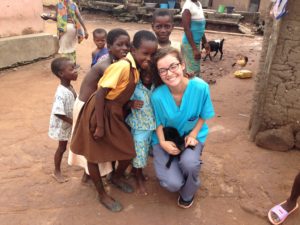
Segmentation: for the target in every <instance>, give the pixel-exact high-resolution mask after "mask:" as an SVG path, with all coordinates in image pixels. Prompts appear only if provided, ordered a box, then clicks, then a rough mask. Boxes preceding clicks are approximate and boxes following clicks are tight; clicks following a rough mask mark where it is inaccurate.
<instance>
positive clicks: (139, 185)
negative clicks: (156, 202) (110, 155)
mask: <svg viewBox="0 0 300 225" xmlns="http://www.w3.org/2000/svg"><path fill="white" fill-rule="evenodd" d="M136 193H137V194H138V195H143V196H147V195H148V191H147V188H146V185H145V181H144V180H143V179H138V178H137V179H136Z"/></svg>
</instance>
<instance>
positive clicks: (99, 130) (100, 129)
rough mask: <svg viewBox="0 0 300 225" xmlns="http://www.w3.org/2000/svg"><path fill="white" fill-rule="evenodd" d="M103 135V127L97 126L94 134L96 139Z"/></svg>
mask: <svg viewBox="0 0 300 225" xmlns="http://www.w3.org/2000/svg"><path fill="white" fill-rule="evenodd" d="M103 135H104V129H103V127H96V130H95V132H94V134H93V137H94V139H95V140H98V139H100V138H101V137H103Z"/></svg>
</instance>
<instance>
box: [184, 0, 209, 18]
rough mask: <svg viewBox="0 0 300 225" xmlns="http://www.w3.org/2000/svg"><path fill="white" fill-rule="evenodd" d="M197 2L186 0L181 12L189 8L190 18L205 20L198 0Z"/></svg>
mask: <svg viewBox="0 0 300 225" xmlns="http://www.w3.org/2000/svg"><path fill="white" fill-rule="evenodd" d="M197 3H198V4H196V3H194V2H192V1H191V0H186V1H185V3H184V5H183V7H182V11H181V14H182V13H183V12H184V10H186V9H187V10H189V11H190V13H191V20H196V21H201V20H205V17H204V13H203V9H202V5H201V3H200V2H199V1H197Z"/></svg>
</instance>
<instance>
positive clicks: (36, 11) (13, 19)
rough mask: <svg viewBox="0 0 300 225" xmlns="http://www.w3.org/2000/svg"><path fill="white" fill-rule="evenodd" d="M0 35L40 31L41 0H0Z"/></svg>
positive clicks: (8, 35)
mask: <svg viewBox="0 0 300 225" xmlns="http://www.w3.org/2000/svg"><path fill="white" fill-rule="evenodd" d="M0 12H1V14H0V37H10V36H16V35H23V34H32V33H39V32H42V31H43V29H44V23H43V21H42V19H41V18H40V14H41V13H42V12H43V5H42V0H18V1H16V0H1V4H0Z"/></svg>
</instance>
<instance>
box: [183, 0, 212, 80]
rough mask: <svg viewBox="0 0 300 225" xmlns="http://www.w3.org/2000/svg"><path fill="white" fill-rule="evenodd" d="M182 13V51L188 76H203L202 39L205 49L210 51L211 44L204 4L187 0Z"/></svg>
mask: <svg viewBox="0 0 300 225" xmlns="http://www.w3.org/2000/svg"><path fill="white" fill-rule="evenodd" d="M181 13H182V26H183V28H184V35H183V38H182V46H181V51H182V54H183V57H184V61H185V64H186V73H187V75H188V76H197V77H201V75H200V59H201V44H200V42H201V40H202V42H203V43H204V47H205V50H206V51H207V52H209V45H208V43H207V40H206V36H205V33H204V32H205V25H206V21H205V17H204V13H203V9H202V5H201V3H200V1H197V0H186V1H185V3H184V5H183V7H182V11H181Z"/></svg>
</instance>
